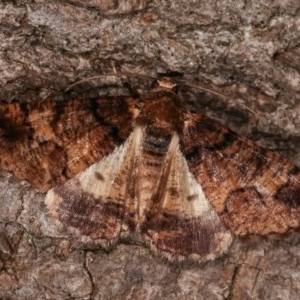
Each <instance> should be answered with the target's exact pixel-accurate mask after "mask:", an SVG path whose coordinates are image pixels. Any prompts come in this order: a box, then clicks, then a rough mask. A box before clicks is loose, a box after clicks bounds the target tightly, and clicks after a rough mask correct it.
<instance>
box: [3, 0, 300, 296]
mask: <svg viewBox="0 0 300 300" xmlns="http://www.w3.org/2000/svg"><path fill="white" fill-rule="evenodd" d="M299 16H300V2H299V1H298V0H286V1H279V0H277V1H268V2H267V3H266V2H265V1H262V0H257V1H250V2H249V1H225V0H223V1H193V0H187V1H147V0H125V1H118V0H116V1H111V0H109V1H105V0H104V1H100V0H89V1H84V0H69V1H67V0H65V1H55V0H52V1H44V0H15V1H5V0H4V1H1V3H0V75H1V76H0V82H1V86H2V89H1V91H0V101H2V102H11V101H26V102H29V101H42V100H47V99H57V100H63V99H67V98H74V97H88V96H91V95H95V93H102V94H103V93H104V94H108V93H123V92H124V90H116V89H110V88H109V86H108V85H110V83H111V80H110V81H108V79H109V78H111V77H109V76H104V77H102V78H101V80H100V81H99V80H98V81H97V82H96V83H95V82H94V81H90V82H87V83H85V84H81V85H79V86H78V87H76V89H74V90H72V91H71V92H68V93H65V92H64V90H65V89H66V88H67V87H68V86H69V85H70V84H72V83H74V82H76V81H79V80H81V79H84V78H87V77H90V76H95V75H100V74H105V73H110V74H112V73H114V72H115V71H116V72H117V74H124V73H125V72H131V73H135V74H143V75H152V76H153V77H156V76H157V74H158V73H159V72H162V73H164V72H170V71H173V72H180V73H183V74H184V80H185V82H186V83H189V84H194V85H200V86H202V87H206V88H210V89H213V90H214V91H218V92H219V93H221V94H223V95H226V96H228V97H230V99H229V98H224V97H223V98H221V97H216V96H213V97H212V96H211V95H209V94H203V93H200V92H199V90H197V89H195V88H192V87H187V86H185V87H184V88H183V89H181V93H182V96H183V98H184V101H185V104H186V105H187V106H189V107H191V108H192V109H194V110H198V111H201V112H205V113H206V114H208V115H210V116H212V117H214V118H216V119H218V120H221V121H222V122H223V123H224V124H226V125H228V126H230V127H231V128H232V129H234V130H235V131H237V132H238V133H239V134H241V135H245V136H247V137H250V138H252V139H254V140H256V141H257V142H258V143H259V144H261V145H263V146H265V147H267V148H269V149H274V150H277V151H281V152H282V153H283V154H284V155H285V156H286V157H288V158H289V159H290V160H291V161H293V162H294V163H295V164H297V165H298V166H300V152H299V147H300V118H299V114H300V94H299V90H300V74H299V73H300V64H299V61H300V43H299V41H300V17H299ZM113 79H115V78H113ZM133 79H134V80H133ZM126 81H128V82H130V84H131V86H132V87H133V88H134V89H137V88H138V89H141V90H146V89H147V87H148V86H149V82H150V81H151V80H149V79H147V80H146V79H145V77H143V76H135V77H133V76H128V77H127V79H126ZM118 84H120V83H118ZM99 87H100V88H99ZM127 92H128V91H127ZM245 107H247V108H245ZM250 110H253V111H255V114H253V113H251V112H250ZM17 163H18V162H16V164H17ZM37 167H38V166H37ZM0 175H1V177H0V202H1V206H0V222H1V223H0V230H1V233H0V298H2V299H46V298H47V299H298V298H299V293H300V267H299V265H300V264H299V263H300V250H299V247H300V235H299V234H298V233H293V234H291V235H288V236H287V237H284V238H280V239H277V238H276V239H268V240H266V239H245V240H236V241H235V243H234V244H233V246H232V247H231V250H230V253H229V254H228V255H226V256H224V257H223V258H221V259H218V260H216V261H213V262H209V263H206V264H200V265H199V264H170V263H168V262H166V261H165V260H163V259H161V258H160V257H156V256H153V255H152V254H151V253H150V251H149V250H148V249H147V248H145V247H143V246H140V245H124V244H120V245H118V246H117V247H116V248H115V249H112V250H111V251H110V252H109V253H105V252H104V251H103V250H102V249H91V248H88V247H87V245H82V244H79V243H78V242H77V241H76V240H68V239H66V238H49V237H47V236H46V235H45V230H44V228H43V219H41V212H42V211H44V209H45V208H44V202H43V201H44V196H45V195H44V194H42V193H41V192H39V191H37V190H35V189H33V188H32V187H31V186H30V184H28V183H24V182H19V181H17V180H16V179H15V178H13V177H12V176H11V175H10V174H7V173H4V172H2V173H1V174H0Z"/></svg>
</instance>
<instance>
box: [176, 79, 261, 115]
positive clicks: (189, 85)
mask: <svg viewBox="0 0 300 300" xmlns="http://www.w3.org/2000/svg"><path fill="white" fill-rule="evenodd" d="M181 84H182V85H185V86H188V87H191V88H194V89H196V90H199V91H204V92H208V93H210V94H212V95H216V96H219V97H221V98H224V99H227V100H229V101H233V100H232V98H230V97H228V96H226V95H223V94H221V93H218V92H216V91H214V90H211V89H208V88H204V87H202V86H198V85H195V84H190V83H185V82H181ZM237 104H238V105H240V106H241V107H243V108H245V109H247V110H248V111H250V112H251V113H252V114H254V115H255V116H257V113H256V112H255V111H254V110H253V109H251V108H250V107H248V106H247V105H245V104H243V103H237Z"/></svg>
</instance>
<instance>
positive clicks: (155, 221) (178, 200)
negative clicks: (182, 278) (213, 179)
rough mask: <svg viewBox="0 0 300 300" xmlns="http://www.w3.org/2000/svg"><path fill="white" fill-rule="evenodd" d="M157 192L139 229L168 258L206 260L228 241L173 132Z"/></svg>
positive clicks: (227, 235) (152, 245)
mask: <svg viewBox="0 0 300 300" xmlns="http://www.w3.org/2000/svg"><path fill="white" fill-rule="evenodd" d="M159 182H160V183H161V184H163V186H160V187H159V188H158V194H156V195H155V197H153V201H152V202H151V203H149V205H148V206H147V207H146V209H145V212H144V214H145V221H144V222H143V223H142V224H141V232H142V233H143V234H144V236H145V239H146V240H147V241H149V242H150V245H151V247H152V248H154V249H155V250H159V252H163V253H164V255H166V256H167V257H169V258H171V259H172V260H174V259H177V260H180V259H183V258H187V257H188V258H190V259H195V260H200V259H202V260H208V259H213V258H215V257H217V256H220V255H221V254H222V253H223V252H225V251H226V250H227V249H228V247H229V245H230V244H231V241H232V235H231V232H230V231H229V230H227V229H226V228H225V227H224V226H223V224H222V223H221V220H220V218H219V216H218V215H217V214H216V212H215V211H214V209H213V207H212V206H211V204H210V203H209V201H208V200H207V198H206V197H205V195H204V193H203V191H202V188H201V186H200V185H199V184H198V183H197V181H196V180H195V177H194V176H193V175H192V174H191V173H190V171H189V168H188V165H187V162H186V160H185V158H184V156H183V155H182V153H181V151H180V147H179V137H178V135H177V134H175V135H174V136H173V138H172V141H171V143H170V146H169V150H168V154H167V157H166V159H165V167H164V171H163V173H162V175H161V177H160V180H159Z"/></svg>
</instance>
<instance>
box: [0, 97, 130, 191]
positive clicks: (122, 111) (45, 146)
mask: <svg viewBox="0 0 300 300" xmlns="http://www.w3.org/2000/svg"><path fill="white" fill-rule="evenodd" d="M134 103H136V101H134V99H131V98H122V97H118V98H108V99H97V100H90V99H88V100H72V101H64V102H53V101H52V102H51V101H48V102H43V103H28V104H19V103H18V104H2V105H0V167H1V168H2V169H4V170H8V171H11V172H13V173H14V175H15V176H16V177H18V178H20V179H25V180H27V181H29V182H31V183H32V184H33V185H34V186H36V187H38V188H40V189H44V190H45V189H48V188H50V187H52V186H55V185H56V184H60V183H63V182H64V181H65V180H66V179H68V178H71V177H73V176H74V175H76V174H77V173H79V172H80V171H82V170H84V169H85V168H87V167H88V166H90V165H91V164H93V163H94V162H95V161H97V160H99V159H101V158H103V157H104V156H105V155H107V154H109V153H110V152H111V151H112V150H113V149H114V148H115V147H116V146H118V145H120V144H121V143H122V142H123V141H124V140H125V139H126V138H127V137H128V136H129V134H130V132H131V130H132V119H133V117H134V114H135V113H136V108H135V104H134Z"/></svg>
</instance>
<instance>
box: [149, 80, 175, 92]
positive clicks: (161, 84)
mask: <svg viewBox="0 0 300 300" xmlns="http://www.w3.org/2000/svg"><path fill="white" fill-rule="evenodd" d="M177 89H178V86H177V83H176V82H174V81H173V80H172V79H171V78H170V77H165V76H164V77H161V78H159V79H156V80H155V81H154V82H153V83H152V91H153V92H155V91H168V92H172V93H175V94H176V93H177Z"/></svg>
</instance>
